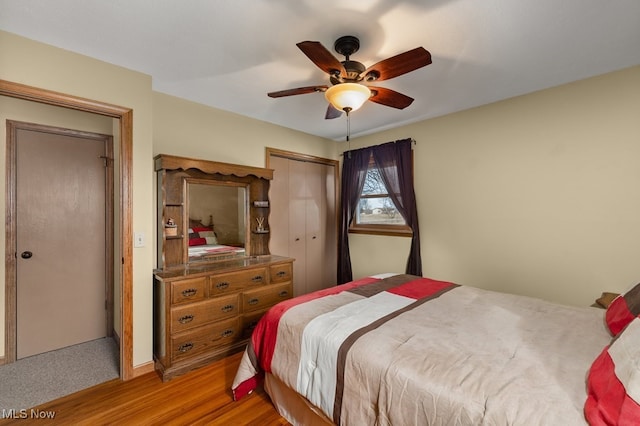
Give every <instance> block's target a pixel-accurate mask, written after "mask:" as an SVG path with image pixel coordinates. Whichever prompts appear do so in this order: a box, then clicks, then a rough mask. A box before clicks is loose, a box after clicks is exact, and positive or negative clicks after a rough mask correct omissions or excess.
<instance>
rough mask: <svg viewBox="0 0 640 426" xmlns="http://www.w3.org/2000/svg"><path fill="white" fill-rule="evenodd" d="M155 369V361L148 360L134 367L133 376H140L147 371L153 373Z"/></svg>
mask: <svg viewBox="0 0 640 426" xmlns="http://www.w3.org/2000/svg"><path fill="white" fill-rule="evenodd" d="M154 370H155V368H154V366H153V361H149V362H146V363H144V364H141V365H138V366H136V367H133V377H134V378H135V377H139V376H142V375H145V374H147V373H151V372H153V371H154Z"/></svg>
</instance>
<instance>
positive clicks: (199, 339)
mask: <svg viewBox="0 0 640 426" xmlns="http://www.w3.org/2000/svg"><path fill="white" fill-rule="evenodd" d="M239 323H240V320H239V319H238V317H235V318H230V319H227V320H224V321H219V322H216V323H213V324H209V325H204V326H202V327H198V328H194V329H193V330H190V331H187V332H184V333H179V334H176V335H175V336H173V337H172V338H171V359H172V360H173V361H178V360H180V359H183V358H187V357H190V356H192V355H196V354H200V353H203V352H206V351H209V350H211V349H214V348H217V347H220V346H223V345H230V344H232V343H234V342H236V341H238V340H240V339H241V337H242V336H241V333H240V324H239Z"/></svg>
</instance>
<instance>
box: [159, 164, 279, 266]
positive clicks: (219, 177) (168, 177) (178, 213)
mask: <svg viewBox="0 0 640 426" xmlns="http://www.w3.org/2000/svg"><path fill="white" fill-rule="evenodd" d="M154 162H155V171H156V185H157V188H156V189H157V200H156V201H157V212H158V213H157V214H158V216H157V219H156V225H157V227H156V229H157V234H156V235H157V237H156V244H157V269H171V268H184V267H187V266H188V265H189V263H188V257H189V253H188V249H187V247H188V242H185V241H186V240H187V239H188V237H189V236H188V228H185V225H187V224H188V223H187V222H186V220H188V219H185V211H186V210H187V209H188V206H187V203H188V200H187V198H186V197H187V191H186V183H185V181H184V179H190V180H194V179H197V180H202V181H206V182H214V183H216V184H220V183H222V182H232V183H239V184H242V185H245V186H248V194H247V198H246V202H247V203H248V209H247V211H248V214H249V217H248V220H247V224H246V234H247V240H248V243H247V244H246V245H245V256H247V257H249V256H252V257H255V256H266V255H269V254H270V253H269V223H268V220H269V211H270V207H269V185H270V181H271V180H272V179H273V170H271V169H265V168H261V167H252V166H241V165H237V164H229V163H221V162H216V161H209V160H199V159H194V158H186V157H176V156H173V155H166V154H159V155H157V156H156V157H154ZM170 217H171V218H173V219H175V221H176V224H178V229H177V235H174V236H168V235H167V234H166V233H165V226H164V225H165V223H166V221H167V220H168V218H170ZM259 218H260V223H262V225H263V227H261V228H259V229H258V228H257V223H258V220H257V219H259ZM196 262H197V263H198V264H201V263H206V262H205V261H200V260H198V261H196ZM212 262H215V260H212Z"/></svg>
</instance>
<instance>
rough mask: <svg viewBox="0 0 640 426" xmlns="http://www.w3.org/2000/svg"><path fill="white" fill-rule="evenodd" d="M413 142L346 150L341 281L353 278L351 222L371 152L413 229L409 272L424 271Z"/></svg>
mask: <svg viewBox="0 0 640 426" xmlns="http://www.w3.org/2000/svg"><path fill="white" fill-rule="evenodd" d="M411 143H412V141H411V139H404V140H399V141H396V142H389V143H386V144H383V145H377V146H373V147H367V148H362V149H358V150H354V151H346V152H345V153H344V158H343V162H342V191H341V200H342V222H341V226H340V237H339V238H340V242H339V246H338V283H339V284H344V283H346V282H349V281H351V280H353V274H352V270H351V255H350V253H349V224H350V223H351V220H352V219H353V217H354V215H355V212H356V208H357V206H358V201H359V198H360V193H361V192H362V187H363V186H364V180H365V177H366V174H367V169H368V167H369V159H370V158H371V156H373V159H374V162H375V164H376V167H377V168H378V169H379V170H380V175H381V176H382V179H383V181H384V184H385V186H386V187H387V189H388V191H389V196H390V197H391V199H392V200H393V203H394V204H395V205H396V207H397V208H398V211H399V212H400V214H401V215H402V217H403V218H404V220H405V222H406V223H407V225H408V226H409V227H410V228H411V230H412V231H413V236H412V238H411V250H410V252H409V259H408V261H407V267H406V271H405V272H406V273H407V274H412V275H419V276H420V275H422V259H421V257H420V232H419V230H418V210H417V207H416V196H415V192H414V189H413V161H412V157H411Z"/></svg>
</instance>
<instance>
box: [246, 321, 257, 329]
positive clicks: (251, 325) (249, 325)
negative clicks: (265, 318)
mask: <svg viewBox="0 0 640 426" xmlns="http://www.w3.org/2000/svg"><path fill="white" fill-rule="evenodd" d="M257 325H258V321H251V322H250V323H249V324H247V328H246V330H247V331H253V329H254V328H256V326H257Z"/></svg>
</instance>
